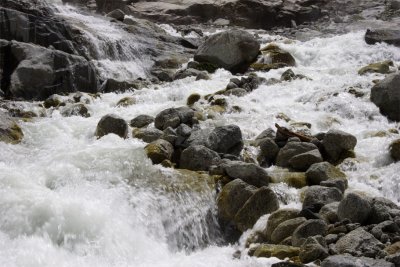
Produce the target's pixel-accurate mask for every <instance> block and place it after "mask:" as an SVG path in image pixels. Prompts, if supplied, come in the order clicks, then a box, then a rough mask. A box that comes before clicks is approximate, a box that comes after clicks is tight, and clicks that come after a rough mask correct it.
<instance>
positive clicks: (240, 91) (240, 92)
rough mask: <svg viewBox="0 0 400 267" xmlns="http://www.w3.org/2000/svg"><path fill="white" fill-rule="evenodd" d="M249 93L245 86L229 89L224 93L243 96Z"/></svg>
mask: <svg viewBox="0 0 400 267" xmlns="http://www.w3.org/2000/svg"><path fill="white" fill-rule="evenodd" d="M246 94H247V91H246V90H245V89H243V88H233V89H228V90H226V91H225V92H224V95H226V96H230V95H233V96H237V97H241V96H244V95H246Z"/></svg>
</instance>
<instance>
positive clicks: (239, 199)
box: [217, 179, 257, 223]
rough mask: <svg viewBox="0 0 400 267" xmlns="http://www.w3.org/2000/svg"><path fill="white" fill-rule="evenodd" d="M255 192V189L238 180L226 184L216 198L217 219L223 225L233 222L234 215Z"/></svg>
mask: <svg viewBox="0 0 400 267" xmlns="http://www.w3.org/2000/svg"><path fill="white" fill-rule="evenodd" d="M256 190H257V188H255V187H254V186H252V185H249V184H247V183H245V182H243V181H242V180H240V179H235V180H233V181H231V182H229V183H227V184H226V185H225V186H224V187H223V188H222V190H221V192H220V193H219V195H218V198H217V206H218V219H219V220H220V221H222V222H223V223H227V222H229V221H233V219H234V218H235V215H236V213H237V212H238V211H239V209H240V208H241V207H242V206H243V205H244V204H245V203H246V201H247V200H248V199H249V198H250V197H251V196H252V195H253V194H254V193H255V191H256Z"/></svg>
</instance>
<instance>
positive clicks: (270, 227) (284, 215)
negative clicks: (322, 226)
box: [262, 209, 300, 240]
mask: <svg viewBox="0 0 400 267" xmlns="http://www.w3.org/2000/svg"><path fill="white" fill-rule="evenodd" d="M299 213H300V210H298V209H280V210H277V211H275V212H273V213H272V214H271V215H270V216H269V217H268V221H267V227H266V228H265V229H264V230H263V231H262V233H263V235H264V236H265V237H266V239H267V240H271V236H272V233H273V232H274V231H275V229H276V228H277V227H278V225H280V224H281V223H283V222H285V221H287V220H290V219H294V218H298V217H299Z"/></svg>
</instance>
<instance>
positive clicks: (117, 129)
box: [95, 114, 128, 138]
mask: <svg viewBox="0 0 400 267" xmlns="http://www.w3.org/2000/svg"><path fill="white" fill-rule="evenodd" d="M111 133H112V134H116V135H118V136H120V137H122V138H126V137H127V135H128V123H127V122H126V121H125V120H124V119H123V118H121V117H119V116H117V115H114V114H108V115H105V116H103V117H102V118H101V120H100V121H99V123H98V124H97V128H96V133H95V135H96V136H97V137H99V138H100V137H103V136H105V135H107V134H111Z"/></svg>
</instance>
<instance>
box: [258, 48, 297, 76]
mask: <svg viewBox="0 0 400 267" xmlns="http://www.w3.org/2000/svg"><path fill="white" fill-rule="evenodd" d="M261 53H262V57H261V58H260V59H258V60H257V62H256V63H253V64H252V65H251V67H252V68H253V69H254V70H257V71H269V70H271V69H279V68H284V67H292V66H295V65H296V60H295V59H294V57H293V56H292V55H291V54H290V53H289V52H287V51H284V50H282V49H281V48H279V46H277V45H275V44H270V45H268V46H266V47H264V48H263V49H261Z"/></svg>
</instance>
